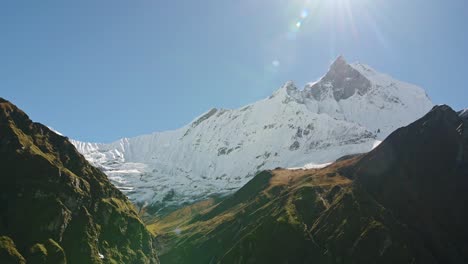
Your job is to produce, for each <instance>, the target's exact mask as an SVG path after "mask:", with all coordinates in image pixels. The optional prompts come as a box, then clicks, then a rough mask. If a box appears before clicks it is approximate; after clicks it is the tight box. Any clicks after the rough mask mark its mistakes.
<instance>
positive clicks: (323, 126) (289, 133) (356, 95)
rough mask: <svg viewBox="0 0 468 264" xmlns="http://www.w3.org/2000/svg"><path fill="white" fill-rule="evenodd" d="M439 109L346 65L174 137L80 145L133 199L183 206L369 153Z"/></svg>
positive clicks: (200, 121)
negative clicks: (270, 174) (254, 181)
mask: <svg viewBox="0 0 468 264" xmlns="http://www.w3.org/2000/svg"><path fill="white" fill-rule="evenodd" d="M431 107H432V105H431V102H430V100H429V99H428V98H427V96H426V94H425V92H424V90H422V89H421V88H419V87H416V86H413V85H410V84H406V83H403V82H399V81H396V80H394V79H392V78H391V77H389V76H386V75H383V74H380V73H377V72H376V71H374V70H372V69H371V68H370V67H368V66H364V65H362V64H348V63H346V62H345V61H344V59H343V58H341V57H340V58H338V59H337V61H336V62H335V63H333V64H332V65H331V67H330V71H329V72H328V73H327V74H326V75H325V76H324V77H323V78H322V79H320V80H319V81H318V82H316V83H314V84H309V85H307V86H306V87H305V89H304V90H302V91H301V90H298V89H297V88H296V87H295V85H294V84H293V83H292V82H288V83H286V84H285V85H284V86H283V87H282V88H280V89H279V90H278V91H276V92H275V93H274V94H273V95H272V96H270V97H269V98H267V99H264V100H261V101H258V102H256V103H254V104H251V105H248V106H246V107H243V108H241V109H236V110H225V109H212V110H210V111H208V112H207V113H205V114H203V115H202V116H200V117H199V118H197V119H195V120H194V121H193V122H192V123H190V124H188V125H187V126H185V127H183V128H181V129H178V130H175V131H169V132H162V133H154V134H151V135H145V136H140V137H136V138H129V139H127V138H125V139H122V140H119V141H117V142H114V143H111V144H94V143H83V142H77V141H73V143H74V144H75V145H76V147H77V148H78V150H79V151H80V152H81V153H83V154H84V155H85V157H86V158H87V159H88V160H89V161H91V162H92V163H93V164H95V165H96V166H98V167H100V168H101V169H102V170H103V171H104V172H105V173H106V174H107V175H108V176H109V178H110V179H111V180H112V181H113V182H114V183H115V184H116V185H117V186H118V187H119V188H120V189H121V190H122V191H123V192H124V193H125V194H127V195H128V196H129V197H130V199H131V200H133V201H135V202H137V203H139V204H145V203H149V204H153V205H155V207H158V206H170V205H178V204H182V203H184V202H193V201H196V200H200V199H204V198H206V197H207V196H209V195H211V194H220V193H221V194H222V193H230V192H232V191H234V190H237V189H238V188H240V187H241V186H243V185H244V184H245V183H246V182H248V181H249V180H250V179H251V178H252V177H253V175H255V173H257V172H258V171H261V170H264V169H272V168H276V167H298V166H303V165H304V164H308V163H313V164H322V163H327V162H331V161H334V160H335V159H337V158H339V157H341V156H343V155H347V154H356V153H364V152H367V151H369V150H371V149H372V148H373V146H375V145H376V144H377V143H378V142H380V141H381V140H383V139H384V138H385V137H386V136H387V135H388V134H389V133H390V132H392V131H393V130H395V129H397V128H398V127H401V126H403V125H407V124H409V123H411V122H412V121H414V120H416V119H417V118H419V117H421V116H422V115H423V114H425V113H426V112H427V111H429V109H430V108H431Z"/></svg>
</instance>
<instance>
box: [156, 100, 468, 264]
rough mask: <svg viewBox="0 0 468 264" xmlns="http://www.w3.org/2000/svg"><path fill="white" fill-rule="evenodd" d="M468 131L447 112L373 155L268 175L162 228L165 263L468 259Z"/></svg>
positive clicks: (440, 109) (401, 133) (395, 136)
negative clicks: (177, 229)
mask: <svg viewBox="0 0 468 264" xmlns="http://www.w3.org/2000/svg"><path fill="white" fill-rule="evenodd" d="M467 126H468V122H467V120H466V119H463V118H461V117H460V114H459V113H456V112H454V111H453V110H452V109H451V108H450V107H448V106H437V107H435V108H433V109H432V110H431V111H430V112H429V113H428V114H427V115H425V116H424V117H423V118H421V119H420V120H418V121H416V122H414V123H413V124H411V125H409V126H407V127H404V128H401V129H398V130H397V131H395V132H394V133H392V134H391V135H390V136H389V137H388V138H387V139H386V140H385V141H384V142H383V143H382V144H381V145H379V146H378V147H377V148H376V149H374V150H373V151H371V152H369V153H367V154H363V155H360V156H354V157H345V158H343V159H340V161H339V162H336V163H334V164H332V165H330V166H329V167H326V168H323V169H319V170H282V169H277V170H274V171H265V172H262V173H260V174H258V175H257V176H256V177H255V178H254V179H253V180H252V181H250V182H249V183H248V184H247V185H245V186H244V187H243V188H242V189H240V190H239V191H238V192H236V193H235V194H234V195H232V196H229V197H227V198H225V199H224V200H222V201H221V202H220V203H219V204H217V205H215V206H213V207H211V208H208V209H206V210H205V211H204V212H203V213H201V214H199V215H192V216H190V217H188V220H186V221H185V222H183V223H181V222H178V223H177V228H179V230H181V232H178V233H173V232H172V226H171V223H172V221H171V218H170V217H169V218H167V219H161V220H159V221H160V222H156V223H155V224H154V226H153V228H155V229H157V230H158V231H159V232H160V234H161V235H160V236H159V238H158V239H159V241H161V243H164V244H165V245H166V248H169V249H168V250H166V251H165V252H164V254H163V255H162V256H161V260H162V261H167V262H169V263H171V262H176V263H210V262H211V263H312V262H315V263H421V264H426V263H441V264H442V263H449V264H450V263H466V262H467V260H468V251H467V250H466V249H467V246H468V244H467V241H468V227H467V225H466V223H467V222H468V192H467V191H466V190H468V155H466V153H468V137H467V136H466V135H464V131H466V129H467V128H468V127H467ZM184 212H185V215H186V214H187V211H186V210H184V209H181V210H180V211H178V212H176V213H175V214H177V215H179V216H183V215H184ZM161 227H168V228H161ZM162 238H164V239H162ZM202 252H203V253H202Z"/></svg>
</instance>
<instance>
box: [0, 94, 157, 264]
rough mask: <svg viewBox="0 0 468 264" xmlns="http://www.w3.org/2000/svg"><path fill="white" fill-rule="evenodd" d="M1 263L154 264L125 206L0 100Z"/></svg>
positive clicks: (61, 140) (71, 152)
mask: <svg viewBox="0 0 468 264" xmlns="http://www.w3.org/2000/svg"><path fill="white" fill-rule="evenodd" d="M0 164H1V169H2V173H1V174H0V179H1V181H2V193H1V195H0V262H2V263H4V262H6V263H25V262H24V261H27V262H28V263H80V264H86V263H115V262H120V263H146V264H156V263H159V261H158V258H157V256H156V252H155V250H154V248H153V244H152V237H151V234H150V233H149V232H148V231H147V230H146V227H145V226H144V224H143V222H142V221H141V219H140V218H139V217H138V214H137V212H136V211H135V208H134V207H133V205H132V204H131V203H130V202H129V200H128V198H127V197H126V196H125V195H124V194H122V193H121V192H120V191H119V190H118V189H117V188H115V187H114V186H113V185H112V184H111V183H110V181H109V180H108V177H107V176H106V175H105V174H104V173H102V172H101V171H100V170H98V169H97V168H95V167H93V166H91V165H90V164H89V163H88V162H87V161H86V159H85V158H84V157H83V156H82V155H81V154H80V153H79V152H78V151H77V150H76V148H75V147H74V145H73V144H71V143H70V142H69V141H68V140H67V138H66V137H63V136H61V135H58V134H56V133H54V132H53V131H51V130H50V129H49V128H47V127H46V126H44V125H42V124H40V123H35V122H33V121H31V120H30V119H29V117H28V116H27V114H26V113H24V112H23V111H22V110H20V109H18V108H17V107H16V106H15V105H13V104H12V103H10V102H8V101H7V100H5V99H1V98H0Z"/></svg>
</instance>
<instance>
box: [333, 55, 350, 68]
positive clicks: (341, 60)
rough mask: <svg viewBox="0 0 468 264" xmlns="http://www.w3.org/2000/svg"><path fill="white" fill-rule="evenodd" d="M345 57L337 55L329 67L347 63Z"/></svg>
mask: <svg viewBox="0 0 468 264" xmlns="http://www.w3.org/2000/svg"><path fill="white" fill-rule="evenodd" d="M347 64H348V63H347V62H346V59H345V57H343V55H340V56H338V57H337V58H336V59H335V61H334V62H333V63H332V64H331V66H330V68H335V67H340V66H343V65H347Z"/></svg>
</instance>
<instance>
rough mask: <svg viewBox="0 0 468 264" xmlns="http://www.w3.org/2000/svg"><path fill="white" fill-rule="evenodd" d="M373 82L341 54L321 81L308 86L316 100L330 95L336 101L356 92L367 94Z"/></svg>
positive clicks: (307, 88)
mask: <svg viewBox="0 0 468 264" xmlns="http://www.w3.org/2000/svg"><path fill="white" fill-rule="evenodd" d="M371 86H372V84H371V82H370V81H369V79H367V78H366V77H365V76H364V75H363V74H361V73H360V72H359V71H358V70H356V69H354V68H353V67H352V66H351V65H349V64H348V63H347V62H346V60H345V59H344V57H343V56H339V57H338V58H337V59H336V60H335V61H334V62H333V63H332V65H331V66H330V69H329V71H328V72H327V74H325V76H324V77H322V79H320V81H318V82H316V83H314V84H312V85H310V86H308V87H306V90H309V91H310V93H311V95H312V96H313V97H314V98H315V99H316V100H323V99H324V98H327V97H328V96H329V95H330V91H331V92H332V96H333V98H334V99H335V100H336V101H340V100H344V99H348V98H349V97H351V96H353V95H354V94H355V93H356V92H357V93H358V94H359V95H363V94H365V93H366V92H367V91H368V90H369V89H370V88H371Z"/></svg>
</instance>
